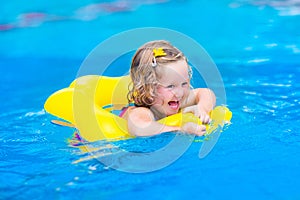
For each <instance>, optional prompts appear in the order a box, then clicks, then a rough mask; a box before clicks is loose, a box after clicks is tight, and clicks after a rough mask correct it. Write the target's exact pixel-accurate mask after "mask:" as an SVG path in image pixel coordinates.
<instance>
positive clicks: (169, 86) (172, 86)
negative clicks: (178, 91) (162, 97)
mask: <svg viewBox="0 0 300 200" xmlns="http://www.w3.org/2000/svg"><path fill="white" fill-rule="evenodd" d="M167 88H168V89H173V88H175V85H168V86H167Z"/></svg>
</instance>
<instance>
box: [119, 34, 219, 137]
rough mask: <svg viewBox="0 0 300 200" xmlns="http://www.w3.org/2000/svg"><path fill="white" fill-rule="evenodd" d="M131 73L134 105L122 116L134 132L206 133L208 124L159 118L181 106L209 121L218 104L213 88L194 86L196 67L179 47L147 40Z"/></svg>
mask: <svg viewBox="0 0 300 200" xmlns="http://www.w3.org/2000/svg"><path fill="white" fill-rule="evenodd" d="M130 76H131V80H132V84H133V85H132V88H131V90H130V92H129V93H128V98H129V101H130V102H134V106H130V107H128V109H127V110H126V112H125V113H124V114H123V116H122V117H123V118H125V119H126V120H127V121H128V130H129V132H130V134H132V135H135V136H151V135H157V134H160V133H163V132H170V131H183V132H186V133H189V134H195V135H198V136H201V135H203V134H205V132H206V128H205V126H204V125H198V124H195V123H192V122H188V123H186V124H184V125H183V126H182V127H174V126H166V125H163V124H161V123H159V122H157V120H159V119H162V118H164V117H167V116H169V115H173V114H176V113H178V112H179V110H180V109H181V110H182V112H183V113H186V112H192V113H194V115H196V116H197V117H199V118H200V120H201V121H202V122H203V123H204V124H206V123H209V122H210V118H209V115H208V114H209V112H210V111H211V110H212V109H213V107H214V106H215V102H216V98H215V95H214V93H213V92H212V91H211V90H209V89H207V88H197V89H190V79H191V76H192V71H191V68H190V66H189V65H188V62H187V58H186V57H185V56H184V55H183V53H182V52H181V51H179V50H178V49H177V48H176V47H174V46H172V45H171V44H170V43H169V42H167V41H163V40H158V41H151V42H148V43H146V44H144V45H143V46H142V47H140V48H139V49H138V50H137V51H136V53H135V55H134V57H133V59H132V63H131V68H130Z"/></svg>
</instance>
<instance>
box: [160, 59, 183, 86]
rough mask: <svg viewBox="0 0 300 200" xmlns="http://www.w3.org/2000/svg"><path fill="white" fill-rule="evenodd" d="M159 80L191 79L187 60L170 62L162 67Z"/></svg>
mask: <svg viewBox="0 0 300 200" xmlns="http://www.w3.org/2000/svg"><path fill="white" fill-rule="evenodd" d="M159 76H160V78H159V81H164V82H172V81H176V80H178V81H186V80H188V79H189V68H188V64H187V62H186V61H185V60H180V61H177V62H173V63H168V64H166V65H164V66H161V67H160V70H159Z"/></svg>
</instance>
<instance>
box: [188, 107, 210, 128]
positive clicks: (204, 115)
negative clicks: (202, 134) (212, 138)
mask: <svg viewBox="0 0 300 200" xmlns="http://www.w3.org/2000/svg"><path fill="white" fill-rule="evenodd" d="M182 112H183V113H189V112H191V113H193V114H194V115H195V116H196V117H199V118H200V121H201V122H202V123H203V124H207V123H209V122H210V121H211V119H210V117H209V115H208V114H207V113H206V112H205V111H204V110H203V109H201V108H200V107H199V105H193V106H189V107H186V108H184V109H182Z"/></svg>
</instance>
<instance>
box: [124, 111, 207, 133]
mask: <svg viewBox="0 0 300 200" xmlns="http://www.w3.org/2000/svg"><path fill="white" fill-rule="evenodd" d="M127 121H128V130H129V133H130V134H132V135H135V136H152V135H158V134H160V133H164V132H171V131H184V132H186V133H190V134H195V135H199V136H201V135H203V134H205V131H206V127H205V126H202V125H197V124H194V123H191V122H190V123H186V124H185V125H184V126H183V127H176V126H167V125H163V124H161V123H159V122H157V121H155V119H154V115H153V113H152V112H151V111H150V110H149V109H148V108H144V107H139V108H133V109H130V110H129V111H128V116H127Z"/></svg>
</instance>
